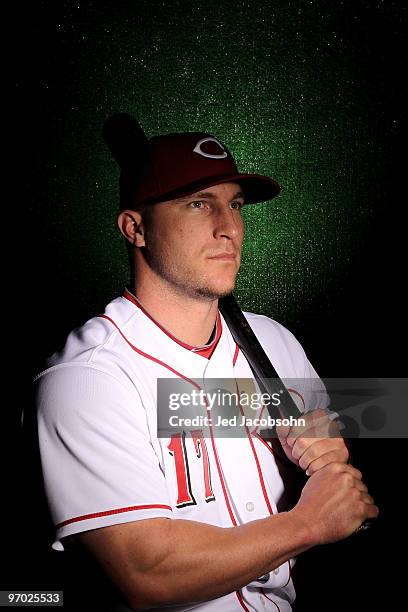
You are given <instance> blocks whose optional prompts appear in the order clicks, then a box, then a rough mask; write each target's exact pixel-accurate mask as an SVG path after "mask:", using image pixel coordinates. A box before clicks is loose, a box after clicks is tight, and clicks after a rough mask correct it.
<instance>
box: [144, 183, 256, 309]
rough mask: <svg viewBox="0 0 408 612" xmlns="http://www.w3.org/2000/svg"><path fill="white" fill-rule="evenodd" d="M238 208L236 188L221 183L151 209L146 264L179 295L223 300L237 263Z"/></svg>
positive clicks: (231, 286) (239, 239)
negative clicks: (221, 298) (220, 298)
mask: <svg viewBox="0 0 408 612" xmlns="http://www.w3.org/2000/svg"><path fill="white" fill-rule="evenodd" d="M243 204H244V194H243V192H242V189H241V187H240V186H239V185H238V184H237V183H224V184H222V185H214V186H213V187H206V188H205V189H202V190H200V191H198V192H196V193H194V194H193V195H191V196H186V197H183V198H178V199H176V200H171V201H168V202H161V203H159V204H155V205H153V207H152V210H151V211H150V214H149V221H148V224H147V227H146V228H145V247H144V254H145V258H146V261H147V263H148V264H149V266H150V267H151V268H152V270H153V271H154V272H155V273H156V274H157V275H158V276H160V277H161V278H163V279H165V280H166V281H167V282H168V283H169V284H170V285H171V286H172V288H173V289H174V290H176V291H177V292H178V293H181V294H184V295H189V296H190V297H196V298H197V297H198V298H205V299H209V300H212V299H216V298H219V297H222V296H224V295H228V294H229V293H231V291H232V290H233V289H234V286H235V278H236V275H237V272H238V270H239V266H240V261H241V247H242V240H243V235H244V223H243V219H242V217H241V207H242V205H243Z"/></svg>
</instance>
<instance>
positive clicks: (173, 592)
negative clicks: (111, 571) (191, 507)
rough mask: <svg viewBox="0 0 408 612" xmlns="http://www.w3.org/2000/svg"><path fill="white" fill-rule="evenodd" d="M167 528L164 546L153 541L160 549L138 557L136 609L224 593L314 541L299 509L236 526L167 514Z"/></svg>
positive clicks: (163, 535) (207, 597) (153, 548)
mask: <svg viewBox="0 0 408 612" xmlns="http://www.w3.org/2000/svg"><path fill="white" fill-rule="evenodd" d="M163 530H164V531H163V533H162V534H161V546H157V543H156V545H155V543H154V542H151V544H152V548H151V551H153V550H155V551H156V553H153V554H152V555H148V556H146V557H145V559H144V560H141V558H140V554H139V555H138V557H137V558H135V559H134V561H135V566H136V567H137V568H138V569H137V575H136V578H135V584H136V589H135V593H134V601H133V602H132V603H133V606H134V607H135V608H136V609H137V608H143V607H145V608H146V607H147V608H148V607H153V606H159V605H163V604H172V603H174V604H175V603H180V604H182V603H194V602H198V601H205V600H208V599H214V598H216V597H220V596H222V595H225V594H227V593H230V592H233V591H235V590H237V589H240V588H242V587H243V586H245V585H247V584H248V583H250V582H251V581H253V580H256V579H257V578H259V577H260V576H262V575H264V574H266V573H268V572H270V571H271V570H273V569H274V568H276V567H278V566H279V565H281V564H282V563H284V562H285V561H287V560H288V559H290V558H291V557H293V556H296V555H298V554H300V553H301V552H302V551H304V550H306V549H307V548H310V547H311V546H312V545H313V542H312V538H311V535H310V532H309V529H308V528H307V526H306V525H305V524H304V523H303V522H302V520H301V519H300V518H299V516H298V515H297V514H296V513H295V512H293V511H292V512H284V513H281V514H277V515H274V516H272V517H268V518H265V519H259V520H257V521H252V522H250V523H246V524H245V525H240V526H238V527H231V528H220V527H215V526H213V525H207V524H203V523H197V522H193V521H186V520H166V519H165V525H163ZM156 533H157V532H156ZM139 550H140V549H139ZM149 556H150V558H149ZM141 561H143V562H144V566H143V565H142V563H141ZM158 585H159V587H158Z"/></svg>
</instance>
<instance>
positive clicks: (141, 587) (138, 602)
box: [75, 518, 171, 610]
mask: <svg viewBox="0 0 408 612" xmlns="http://www.w3.org/2000/svg"><path fill="white" fill-rule="evenodd" d="M170 522H171V521H170V520H169V519H167V518H154V519H143V520H139V521H134V522H130V523H122V524H119V525H111V526H108V527H102V528H100V529H93V530H90V531H86V532H83V533H79V534H77V535H76V536H75V538H76V540H77V541H79V542H80V544H81V545H82V546H83V547H84V548H85V549H86V550H87V551H88V552H89V553H90V554H91V555H92V556H93V557H94V558H95V559H96V561H97V562H98V563H99V564H100V565H101V567H102V568H103V569H104V571H105V573H106V574H107V576H108V577H109V578H110V580H111V581H112V582H113V583H114V584H115V586H117V587H118V588H119V590H120V591H121V593H122V594H123V596H124V598H125V599H126V601H127V602H128V604H129V605H130V606H131V607H132V608H133V609H136V610H138V609H139V610H142V609H148V608H149V607H152V606H155V605H159V603H160V601H163V598H165V593H164V592H162V590H163V591H164V589H165V587H164V585H161V584H160V581H158V580H157V572H158V570H159V568H160V566H161V564H162V563H163V561H164V560H165V559H166V557H167V556H168V553H169V546H170V541H171V538H170Z"/></svg>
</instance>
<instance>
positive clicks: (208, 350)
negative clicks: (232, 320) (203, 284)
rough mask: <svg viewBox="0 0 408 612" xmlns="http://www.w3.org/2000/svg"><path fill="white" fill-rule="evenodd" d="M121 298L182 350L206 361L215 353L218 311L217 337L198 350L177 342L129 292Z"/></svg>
mask: <svg viewBox="0 0 408 612" xmlns="http://www.w3.org/2000/svg"><path fill="white" fill-rule="evenodd" d="M122 297H124V298H125V299H126V300H129V302H132V304H134V305H135V306H137V307H138V308H139V309H140V310H141V311H142V312H143V314H145V315H146V317H148V318H149V319H150V320H151V321H153V323H154V324H155V325H156V326H157V327H158V328H159V329H160V330H161V331H162V332H163V333H164V334H166V336H168V337H169V338H171V339H172V340H173V341H174V342H176V343H177V344H179V345H180V346H182V347H183V348H185V349H187V350H188V351H193V352H194V353H196V354H197V355H200V356H201V357H206V358H207V359H209V358H210V357H211V355H212V354H213V352H214V351H215V348H216V346H217V344H218V341H219V339H220V337H221V333H222V322H221V317H220V312H219V311H218V312H217V335H216V337H215V338H214V340H213V341H212V342H211V344H210V345H209V346H205V347H204V348H202V349H200V348H199V347H196V346H191V345H190V344H186V343H185V342H182V341H181V340H179V339H178V338H176V337H175V336H173V334H171V333H170V332H169V331H168V330H167V329H166V328H165V327H163V326H162V325H160V323H159V322H158V321H156V319H154V318H153V317H152V315H151V314H149V313H148V312H147V310H146V309H145V308H144V307H143V306H142V304H140V302H138V301H137V300H136V299H135V298H134V296H133V295H132V294H131V293H130V291H129V290H128V289H125V290H124V292H123V295H122ZM197 349H198V350H197Z"/></svg>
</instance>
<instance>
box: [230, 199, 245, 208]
mask: <svg viewBox="0 0 408 612" xmlns="http://www.w3.org/2000/svg"><path fill="white" fill-rule="evenodd" d="M243 205H244V203H243V202H241V201H240V200H236V201H234V202H231V204H230V206H231V208H233V209H234V210H241V208H242V207H243Z"/></svg>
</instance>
